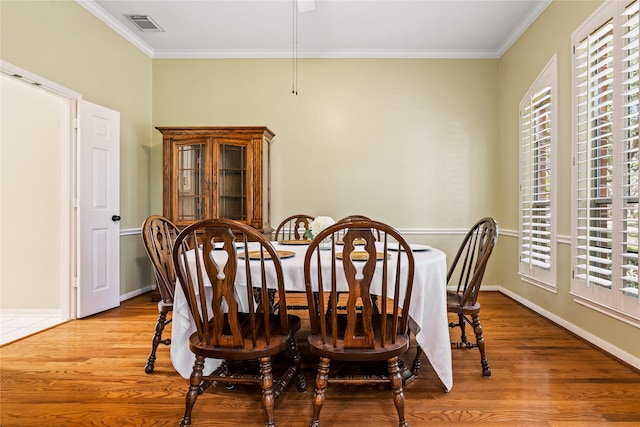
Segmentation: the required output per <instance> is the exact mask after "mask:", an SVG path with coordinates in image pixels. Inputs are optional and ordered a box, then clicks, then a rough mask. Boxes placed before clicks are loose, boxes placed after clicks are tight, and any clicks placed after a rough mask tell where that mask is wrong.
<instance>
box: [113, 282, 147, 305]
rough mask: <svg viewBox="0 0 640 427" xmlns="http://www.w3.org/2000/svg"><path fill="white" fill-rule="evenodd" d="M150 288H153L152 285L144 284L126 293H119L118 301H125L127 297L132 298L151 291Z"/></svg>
mask: <svg viewBox="0 0 640 427" xmlns="http://www.w3.org/2000/svg"><path fill="white" fill-rule="evenodd" d="M152 289H154V286H152V285H149V286H145V287H144V288H140V289H136V290H135V291H131V292H128V293H126V294H123V295H120V302H122V301H126V300H128V299H131V298H133V297H137V296H138V295H142V294H145V293H147V292H149V291H151V290H152Z"/></svg>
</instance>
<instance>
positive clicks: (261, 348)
mask: <svg viewBox="0 0 640 427" xmlns="http://www.w3.org/2000/svg"><path fill="white" fill-rule="evenodd" d="M225 317H226V315H225ZM269 317H270V322H269V325H270V331H269V332H270V336H271V342H270V343H269V344H267V341H266V339H265V331H264V323H263V322H262V321H257V322H256V325H255V328H256V331H257V334H256V335H257V336H258V339H257V340H256V344H255V346H254V344H253V341H252V338H251V326H250V323H249V316H248V315H247V314H246V313H239V321H240V325H241V328H242V336H243V339H244V345H243V346H242V347H240V346H239V347H236V348H232V347H216V346H215V345H214V344H207V343H205V342H201V341H200V339H199V338H198V333H197V332H194V333H193V334H191V336H190V337H189V348H190V349H191V351H192V352H193V353H194V354H196V355H200V356H204V357H209V358H214V359H225V360H250V359H257V358H260V357H265V356H273V355H274V354H277V353H281V352H283V351H284V350H286V349H287V347H288V346H289V339H290V338H291V336H292V335H293V334H295V333H296V332H297V331H299V330H300V325H301V320H300V317H298V316H295V315H293V314H288V315H287V318H288V320H289V328H290V333H288V334H285V333H283V332H282V329H281V327H280V317H279V316H278V315H275V314H271V315H269ZM225 320H226V319H225ZM248 348H250V349H251V352H247V349H248Z"/></svg>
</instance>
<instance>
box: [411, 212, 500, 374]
mask: <svg viewBox="0 0 640 427" xmlns="http://www.w3.org/2000/svg"><path fill="white" fill-rule="evenodd" d="M497 241H498V223H497V222H496V221H495V220H494V219H493V218H489V217H486V218H482V219H481V220H480V221H478V222H476V223H475V224H474V225H473V227H471V229H470V230H469V232H468V233H467V235H466V236H465V238H464V240H463V241H462V243H461V245H460V248H459V249H458V253H457V254H456V256H455V258H454V259H453V263H452V264H451V266H450V267H449V272H448V273H447V286H455V290H453V289H452V290H447V312H448V313H452V314H455V315H456V316H457V317H458V321H457V322H451V323H449V327H450V328H460V341H459V342H452V343H451V348H454V349H471V348H478V350H480V364H481V365H482V375H483V376H485V377H490V376H491V368H490V367H489V361H488V360H487V356H486V354H485V350H484V336H483V335H482V326H481V324H480V303H479V302H478V295H479V294H480V286H481V285H482V278H483V277H484V272H485V269H486V267H487V263H488V262H489V258H490V257H491V253H492V252H493V248H494V247H495V245H496V243H497ZM467 324H469V325H470V326H471V327H472V328H473V332H474V333H475V336H476V342H475V344H474V343H471V342H469V340H468V338H467V334H466V325H467ZM421 355H422V349H421V348H420V346H418V348H417V352H416V356H415V358H414V361H413V365H412V368H411V372H412V373H413V374H414V375H416V376H417V375H418V373H419V371H420V356H421Z"/></svg>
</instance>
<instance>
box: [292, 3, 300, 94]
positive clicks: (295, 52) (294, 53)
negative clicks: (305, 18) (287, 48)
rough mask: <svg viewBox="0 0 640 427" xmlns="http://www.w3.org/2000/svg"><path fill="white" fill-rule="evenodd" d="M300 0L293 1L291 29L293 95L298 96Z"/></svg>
mask: <svg viewBox="0 0 640 427" xmlns="http://www.w3.org/2000/svg"><path fill="white" fill-rule="evenodd" d="M297 1H298V0H292V1H291V4H292V5H293V7H292V10H293V19H292V21H293V28H292V29H291V39H292V40H293V43H292V46H291V51H292V52H291V93H292V94H294V95H298V9H297V6H296V2H297Z"/></svg>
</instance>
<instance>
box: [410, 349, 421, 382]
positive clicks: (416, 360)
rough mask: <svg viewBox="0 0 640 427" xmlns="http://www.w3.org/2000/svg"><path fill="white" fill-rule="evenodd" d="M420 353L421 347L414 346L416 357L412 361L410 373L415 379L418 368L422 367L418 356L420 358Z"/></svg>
mask: <svg viewBox="0 0 640 427" xmlns="http://www.w3.org/2000/svg"><path fill="white" fill-rule="evenodd" d="M422 353H423V351H422V347H420V346H419V345H417V344H416V357H415V358H414V359H413V364H412V365H411V373H412V374H413V375H415V376H416V377H417V376H418V373H419V372H420V366H421V365H422V364H421V363H420V356H422Z"/></svg>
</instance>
